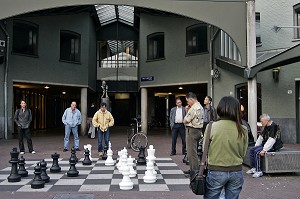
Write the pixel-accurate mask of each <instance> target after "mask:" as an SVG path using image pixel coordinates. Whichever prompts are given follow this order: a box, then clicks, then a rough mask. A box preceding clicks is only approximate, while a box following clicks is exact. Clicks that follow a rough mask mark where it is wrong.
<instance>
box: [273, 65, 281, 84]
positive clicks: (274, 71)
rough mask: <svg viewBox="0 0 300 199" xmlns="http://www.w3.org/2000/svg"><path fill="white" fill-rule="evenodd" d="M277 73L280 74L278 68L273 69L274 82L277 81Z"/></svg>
mask: <svg viewBox="0 0 300 199" xmlns="http://www.w3.org/2000/svg"><path fill="white" fill-rule="evenodd" d="M279 72H280V67H276V68H273V79H274V81H275V82H278V81H279Z"/></svg>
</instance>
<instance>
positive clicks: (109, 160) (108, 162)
mask: <svg viewBox="0 0 300 199" xmlns="http://www.w3.org/2000/svg"><path fill="white" fill-rule="evenodd" d="M112 156H113V151H112V150H111V143H110V142H109V144H108V150H107V159H106V160H105V163H104V164H105V165H106V166H112V165H114V164H115V161H114V160H113V158H112Z"/></svg>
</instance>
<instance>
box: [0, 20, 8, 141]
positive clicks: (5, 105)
mask: <svg viewBox="0 0 300 199" xmlns="http://www.w3.org/2000/svg"><path fill="white" fill-rule="evenodd" d="M0 26H1V29H2V30H3V32H4V33H5V35H6V59H5V76H4V139H7V123H8V116H7V74H8V51H9V50H8V49H9V35H8V32H7V31H6V29H5V28H4V26H3V24H2V23H0Z"/></svg>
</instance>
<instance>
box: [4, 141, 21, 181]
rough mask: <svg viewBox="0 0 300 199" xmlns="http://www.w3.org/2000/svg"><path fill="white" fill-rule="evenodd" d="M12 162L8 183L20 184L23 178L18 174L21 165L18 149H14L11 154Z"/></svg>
mask: <svg viewBox="0 0 300 199" xmlns="http://www.w3.org/2000/svg"><path fill="white" fill-rule="evenodd" d="M10 157H11V159H10V161H9V163H11V171H10V175H9V176H8V177H7V180H8V182H20V181H21V176H20V175H19V173H18V163H19V159H18V157H19V152H18V151H17V148H16V147H14V148H13V149H12V151H11V152H10Z"/></svg>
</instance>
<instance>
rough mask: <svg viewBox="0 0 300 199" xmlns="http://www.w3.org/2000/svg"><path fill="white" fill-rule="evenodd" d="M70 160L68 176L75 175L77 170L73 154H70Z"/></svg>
mask: <svg viewBox="0 0 300 199" xmlns="http://www.w3.org/2000/svg"><path fill="white" fill-rule="evenodd" d="M69 162H70V169H69V171H68V172H67V175H68V177H77V176H78V174H79V172H78V171H77V169H76V166H75V165H76V159H75V157H74V156H71V157H70V159H69Z"/></svg>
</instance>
